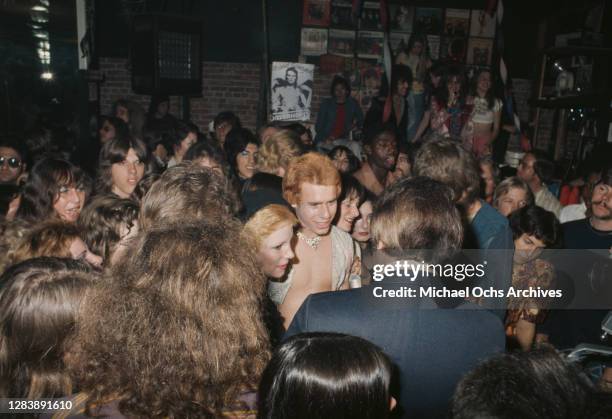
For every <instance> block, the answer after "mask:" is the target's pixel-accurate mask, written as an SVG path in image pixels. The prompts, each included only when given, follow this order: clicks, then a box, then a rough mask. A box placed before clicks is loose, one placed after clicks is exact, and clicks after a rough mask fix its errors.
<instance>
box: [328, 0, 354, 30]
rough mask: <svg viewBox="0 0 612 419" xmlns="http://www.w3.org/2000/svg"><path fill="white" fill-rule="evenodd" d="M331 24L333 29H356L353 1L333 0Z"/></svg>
mask: <svg viewBox="0 0 612 419" xmlns="http://www.w3.org/2000/svg"><path fill="white" fill-rule="evenodd" d="M330 23H331V26H332V27H333V28H341V29H351V28H355V18H354V16H353V3H352V2H351V0H332V2H331V19H330Z"/></svg>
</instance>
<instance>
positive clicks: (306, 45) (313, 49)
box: [301, 28, 328, 55]
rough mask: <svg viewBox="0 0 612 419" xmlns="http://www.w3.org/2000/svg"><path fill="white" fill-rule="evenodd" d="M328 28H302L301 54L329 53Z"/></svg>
mask: <svg viewBox="0 0 612 419" xmlns="http://www.w3.org/2000/svg"><path fill="white" fill-rule="evenodd" d="M327 36H328V32H327V29H319V28H302V39H301V54H302V55H323V54H327Z"/></svg>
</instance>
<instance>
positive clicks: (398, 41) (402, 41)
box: [389, 32, 410, 55]
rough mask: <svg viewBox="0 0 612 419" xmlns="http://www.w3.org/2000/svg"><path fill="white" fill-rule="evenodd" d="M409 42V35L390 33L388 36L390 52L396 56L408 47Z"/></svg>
mask: <svg viewBox="0 0 612 419" xmlns="http://www.w3.org/2000/svg"><path fill="white" fill-rule="evenodd" d="M409 40H410V33H406V32H391V33H390V34H389V44H390V45H391V52H392V53H393V55H397V54H399V52H400V51H404V50H405V49H406V48H407V47H408V41H409Z"/></svg>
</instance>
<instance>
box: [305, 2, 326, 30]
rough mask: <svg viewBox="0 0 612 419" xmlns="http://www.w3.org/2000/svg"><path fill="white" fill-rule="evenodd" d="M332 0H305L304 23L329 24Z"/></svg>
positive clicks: (314, 24) (312, 24) (307, 24)
mask: <svg viewBox="0 0 612 419" xmlns="http://www.w3.org/2000/svg"><path fill="white" fill-rule="evenodd" d="M329 20H330V0H304V11H303V13H302V24H303V25H304V26H329Z"/></svg>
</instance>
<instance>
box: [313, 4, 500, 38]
mask: <svg viewBox="0 0 612 419" xmlns="http://www.w3.org/2000/svg"><path fill="white" fill-rule="evenodd" d="M388 7H389V17H390V29H391V31H394V32H407V33H410V32H418V33H422V34H430V35H443V36H451V37H468V36H470V37H477V38H494V37H495V16H490V15H488V14H487V13H486V12H485V11H484V10H470V9H441V8H433V7H413V6H410V5H409V2H408V1H400V2H398V3H389V6H388ZM302 24H303V25H304V26H319V27H331V28H336V29H360V30H365V31H382V30H383V27H382V23H381V18H380V3H379V2H374V1H371V2H369V1H366V2H364V3H363V8H362V11H361V16H360V17H359V18H357V17H356V16H354V15H353V2H352V0H304V10H303V18H302Z"/></svg>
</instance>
